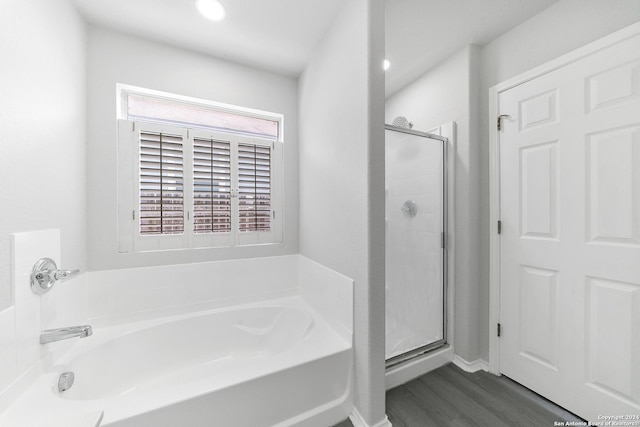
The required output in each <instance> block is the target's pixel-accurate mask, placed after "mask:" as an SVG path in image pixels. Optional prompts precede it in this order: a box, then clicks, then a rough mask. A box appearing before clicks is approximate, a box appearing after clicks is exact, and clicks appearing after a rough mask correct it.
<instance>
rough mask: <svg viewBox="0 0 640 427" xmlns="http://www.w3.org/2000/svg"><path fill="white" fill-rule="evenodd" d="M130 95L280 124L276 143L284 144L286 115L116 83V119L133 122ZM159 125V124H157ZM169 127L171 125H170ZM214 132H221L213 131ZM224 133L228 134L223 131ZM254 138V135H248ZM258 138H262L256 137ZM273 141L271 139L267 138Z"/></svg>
mask: <svg viewBox="0 0 640 427" xmlns="http://www.w3.org/2000/svg"><path fill="white" fill-rule="evenodd" d="M129 95H137V96H145V97H150V98H158V99H162V100H165V101H170V102H175V103H178V104H185V105H193V106H197V107H205V108H208V109H211V110H212V111H220V112H224V113H230V114H236V115H239V116H246V117H254V118H257V119H264V120H272V121H275V122H278V136H277V138H275V139H274V140H275V141H278V142H284V115H283V114H279V113H272V112H269V111H263V110H258V109H254V108H248V107H242V106H238V105H233V104H226V103H223V102H216V101H210V100H208V99H202V98H194V97H191V96H184V95H178V94H174V93H170V92H163V91H159V90H154V89H147V88H143V87H138V86H132V85H126V84H123V83H116V112H117V113H116V118H117V119H122V120H131V119H130V118H129V113H128V97H129ZM155 123H157V122H155ZM168 125H169V124H168ZM185 127H187V128H190V129H207V130H212V129H211V128H208V127H206V126H185ZM212 131H214V132H216V131H220V130H212ZM222 132H223V133H225V134H226V133H227V132H225V131H222ZM228 133H232V134H236V133H238V134H243V133H242V132H232V131H230V132H228ZM248 136H250V137H253V136H254V135H248ZM256 137H257V138H260V137H258V136H256ZM265 139H268V140H271V138H265Z"/></svg>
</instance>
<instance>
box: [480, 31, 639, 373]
mask: <svg viewBox="0 0 640 427" xmlns="http://www.w3.org/2000/svg"><path fill="white" fill-rule="evenodd" d="M637 34H640V22H637V23H635V24H632V25H630V26H628V27H625V28H623V29H621V30H619V31H616V32H614V33H612V34H610V35H608V36H605V37H602V38H600V39H598V40H596V41H593V42H591V43H589V44H587V45H585V46H583V47H580V48H578V49H576V50H573V51H571V52H569V53H567V54H564V55H562V56H560V57H558V58H556V59H554V60H551V61H549V62H546V63H544V64H542V65H540V66H538V67H535V68H533V69H531V70H529V71H526V72H524V73H522V74H519V75H518V76H516V77H513V78H511V79H509V80H506V81H504V82H502V83H499V84H497V85H495V86H493V87H491V88H490V89H489V329H488V330H489V372H491V373H493V374H496V375H500V339H499V338H498V334H497V328H498V324H499V323H500V286H501V284H500V269H501V265H500V250H501V248H500V235H499V234H498V221H499V220H500V133H499V132H498V129H497V120H498V119H497V118H498V114H499V113H498V112H499V111H500V94H501V93H502V92H505V91H507V90H509V89H512V88H514V87H516V86H519V85H521V84H523V83H526V82H529V81H531V80H534V79H536V78H538V77H540V76H543V75H545V74H548V73H550V72H552V71H555V70H558V69H560V68H562V67H565V66H567V65H569V64H572V63H574V62H576V61H579V60H581V59H583V58H585V57H588V56H590V55H592V54H594V53H596V52H598V51H600V50H602V49H605V48H607V47H610V46H612V45H615V44H617V43H619V42H621V41H623V40H625V39H628V38H630V37H633V36H635V35H637Z"/></svg>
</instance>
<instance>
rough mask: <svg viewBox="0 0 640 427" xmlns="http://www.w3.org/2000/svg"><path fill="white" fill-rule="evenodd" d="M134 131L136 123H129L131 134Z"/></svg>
mask: <svg viewBox="0 0 640 427" xmlns="http://www.w3.org/2000/svg"><path fill="white" fill-rule="evenodd" d="M135 131H136V122H131V132H135Z"/></svg>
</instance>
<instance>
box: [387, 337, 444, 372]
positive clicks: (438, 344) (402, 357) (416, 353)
mask: <svg viewBox="0 0 640 427" xmlns="http://www.w3.org/2000/svg"><path fill="white" fill-rule="evenodd" d="M445 345H447V340H446V339H441V340H438V341H434V342H432V343H429V344H427V345H423V346H421V347H418V348H415V349H413V350H409V351H407V352H406V353H402V354H399V355H397V356H393V357H390V358H389V359H387V360H386V369H387V370H389V369H392V368H395V367H397V366H399V365H402V364H404V363H407V362H411V361H413V360H415V359H417V358H420V357H422V356H425V355H428V354H429V353H431V352H434V351H436V350H439V349H441V348H442V347H444V346H445Z"/></svg>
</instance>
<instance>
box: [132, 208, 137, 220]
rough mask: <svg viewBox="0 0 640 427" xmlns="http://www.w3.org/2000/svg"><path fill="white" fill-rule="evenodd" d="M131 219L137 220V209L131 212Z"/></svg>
mask: <svg viewBox="0 0 640 427" xmlns="http://www.w3.org/2000/svg"><path fill="white" fill-rule="evenodd" d="M131 219H134V220H135V219H136V211H135V209H134V210H133V211H131Z"/></svg>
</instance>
